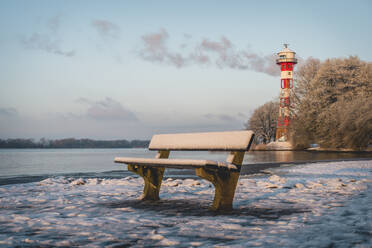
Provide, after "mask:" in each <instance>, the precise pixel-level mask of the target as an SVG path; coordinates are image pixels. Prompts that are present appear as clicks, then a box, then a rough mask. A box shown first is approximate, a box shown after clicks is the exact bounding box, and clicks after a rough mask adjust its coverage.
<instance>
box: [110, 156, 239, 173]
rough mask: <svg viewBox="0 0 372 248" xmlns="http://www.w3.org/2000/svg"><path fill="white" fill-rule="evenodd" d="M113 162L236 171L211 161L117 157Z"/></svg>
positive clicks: (232, 166)
mask: <svg viewBox="0 0 372 248" xmlns="http://www.w3.org/2000/svg"><path fill="white" fill-rule="evenodd" d="M115 162H116V163H124V164H131V165H143V166H152V167H166V168H174V169H195V168H202V167H205V168H208V169H222V168H224V169H227V170H232V171H238V167H237V166H236V165H233V164H230V163H223V162H217V161H211V160H195V159H162V158H131V157H117V158H115Z"/></svg>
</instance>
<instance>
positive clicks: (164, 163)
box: [115, 131, 254, 210]
mask: <svg viewBox="0 0 372 248" xmlns="http://www.w3.org/2000/svg"><path fill="white" fill-rule="evenodd" d="M253 137H254V133H253V132H252V131H232V132H207V133H182V134H159V135H154V136H153V137H152V139H151V142H150V145H149V150H157V151H158V152H157V154H156V157H155V158H132V157H116V158H115V162H116V163H125V164H127V165H128V170H129V171H132V172H134V173H136V174H138V175H139V176H141V177H143V179H144V183H145V186H144V190H143V194H142V196H141V199H142V200H153V201H155V200H159V191H160V186H161V182H162V179H163V174H164V170H165V168H176V169H186V168H192V169H195V174H196V175H197V176H199V177H201V178H203V179H206V180H208V181H210V182H211V183H212V184H213V185H214V187H215V195H214V200H213V204H212V206H211V209H212V210H231V209H232V203H233V199H234V194H235V189H236V185H237V182H238V179H239V175H240V169H241V166H242V162H243V158H244V153H245V152H246V151H248V150H249V148H250V146H251V143H252V141H253ZM170 151H229V152H230V153H229V155H228V157H227V159H226V162H216V161H210V160H194V159H170V158H169V153H170Z"/></svg>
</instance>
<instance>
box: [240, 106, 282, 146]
mask: <svg viewBox="0 0 372 248" xmlns="http://www.w3.org/2000/svg"><path fill="white" fill-rule="evenodd" d="M278 114H279V103H278V102H274V101H270V102H267V103H265V104H264V105H262V106H260V107H258V108H257V109H256V110H255V111H254V112H253V114H252V116H251V117H250V118H249V120H248V122H247V123H246V124H245V127H246V128H247V129H249V130H253V131H254V132H255V139H256V143H265V144H266V143H269V142H270V141H272V140H274V139H275V132H276V125H277V120H278Z"/></svg>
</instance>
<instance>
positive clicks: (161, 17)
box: [0, 0, 372, 140]
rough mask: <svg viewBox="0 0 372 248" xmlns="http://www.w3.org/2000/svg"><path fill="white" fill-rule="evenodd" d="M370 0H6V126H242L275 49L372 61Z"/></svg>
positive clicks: (36, 129)
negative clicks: (354, 57) (284, 48)
mask: <svg viewBox="0 0 372 248" xmlns="http://www.w3.org/2000/svg"><path fill="white" fill-rule="evenodd" d="M371 13H372V1H362V0H360V1H336V0H334V1H316V0H315V1H208V0H206V1H193V0H190V1H171V0H169V1H141V0H138V1H114V0H108V1H98V0H97V1H94V0H90V1H84V0H80V1H73V0H71V1H69V0H65V1H57V0H44V1H40V0H33V1H28V0H24V1H20V0H0V30H1V34H0V55H1V56H0V138H1V139H6V138H33V139H40V138H43V137H44V138H47V139H59V138H68V137H75V138H92V139H106V140H109V139H150V138H151V136H152V135H153V134H156V133H177V132H199V131H201V132H204V131H230V130H240V129H243V128H244V123H246V122H247V120H248V119H249V116H250V115H251V114H252V112H253V111H254V109H255V108H257V107H258V106H260V105H262V104H264V103H265V102H268V101H270V100H273V99H275V98H276V97H278V95H279V90H280V76H279V75H280V74H279V71H280V69H279V67H278V66H277V65H275V63H274V59H275V55H276V53H277V52H279V51H280V50H281V49H282V48H283V43H288V44H290V45H289V48H290V49H292V50H294V51H295V52H296V55H297V57H298V58H300V59H302V60H305V59H307V58H309V57H314V58H318V59H320V60H325V59H327V58H335V57H348V56H358V57H359V58H360V59H362V60H365V61H372V49H371V44H372V32H371V27H372V15H371Z"/></svg>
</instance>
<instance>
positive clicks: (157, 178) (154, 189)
mask: <svg viewBox="0 0 372 248" xmlns="http://www.w3.org/2000/svg"><path fill="white" fill-rule="evenodd" d="M128 170H129V171H132V172H134V173H136V174H138V175H139V176H141V177H143V180H144V182H145V187H144V189H143V194H142V196H141V200H151V201H157V200H159V192H160V186H161V181H162V180H163V174H164V168H151V167H145V166H141V165H128Z"/></svg>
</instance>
